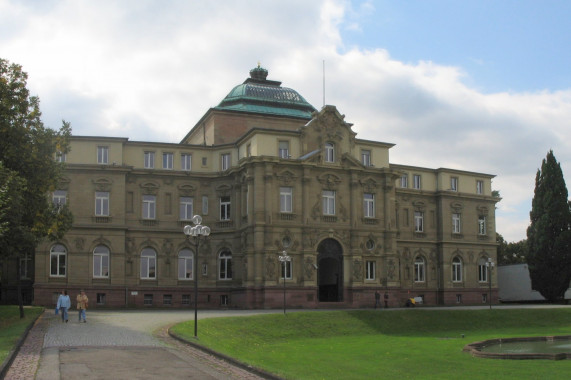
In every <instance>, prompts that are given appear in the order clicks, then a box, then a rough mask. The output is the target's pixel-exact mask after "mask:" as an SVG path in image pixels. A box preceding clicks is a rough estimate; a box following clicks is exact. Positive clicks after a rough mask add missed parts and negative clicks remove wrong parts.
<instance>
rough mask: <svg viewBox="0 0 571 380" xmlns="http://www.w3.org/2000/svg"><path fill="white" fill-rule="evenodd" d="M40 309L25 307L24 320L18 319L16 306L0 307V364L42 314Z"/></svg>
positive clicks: (18, 311) (18, 314) (18, 313)
mask: <svg viewBox="0 0 571 380" xmlns="http://www.w3.org/2000/svg"><path fill="white" fill-rule="evenodd" d="M43 310H44V309H43V308H42V307H25V310H24V315H25V318H24V319H20V310H19V308H18V306H0V364H1V363H2V362H4V359H6V357H7V356H8V354H9V353H10V350H12V349H13V348H14V345H15V344H16V342H17V341H18V339H20V337H21V336H22V334H24V332H25V331H26V327H28V325H29V324H30V323H32V321H34V320H35V319H36V318H37V316H38V315H40V314H41V313H42V311H43Z"/></svg>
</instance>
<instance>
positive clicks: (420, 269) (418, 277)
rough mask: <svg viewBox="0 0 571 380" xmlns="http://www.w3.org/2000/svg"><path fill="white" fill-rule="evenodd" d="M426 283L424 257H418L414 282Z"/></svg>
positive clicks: (415, 264)
mask: <svg viewBox="0 0 571 380" xmlns="http://www.w3.org/2000/svg"><path fill="white" fill-rule="evenodd" d="M424 281H425V271H424V259H423V258H422V257H420V256H419V257H417V258H416V260H414V282H424Z"/></svg>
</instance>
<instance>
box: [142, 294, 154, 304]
mask: <svg viewBox="0 0 571 380" xmlns="http://www.w3.org/2000/svg"><path fill="white" fill-rule="evenodd" d="M143 304H144V305H149V306H152V305H153V295H152V294H145V299H144V301H143Z"/></svg>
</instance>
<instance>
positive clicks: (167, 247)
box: [163, 239, 174, 257]
mask: <svg viewBox="0 0 571 380" xmlns="http://www.w3.org/2000/svg"><path fill="white" fill-rule="evenodd" d="M173 249H174V245H173V243H172V241H171V240H170V239H164V240H163V253H164V254H165V255H166V256H167V257H169V256H170V255H171V254H172V252H173Z"/></svg>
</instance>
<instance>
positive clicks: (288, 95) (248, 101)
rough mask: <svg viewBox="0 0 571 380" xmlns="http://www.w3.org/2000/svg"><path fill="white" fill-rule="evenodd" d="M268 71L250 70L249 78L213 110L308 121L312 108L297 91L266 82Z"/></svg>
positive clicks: (259, 68) (279, 83)
mask: <svg viewBox="0 0 571 380" xmlns="http://www.w3.org/2000/svg"><path fill="white" fill-rule="evenodd" d="M267 76H268V70H266V69H264V68H263V67H260V66H259V65H258V67H256V68H254V69H252V70H250V78H248V79H246V80H245V81H244V83H242V84H240V85H238V86H236V87H234V88H233V89H232V91H230V93H229V94H228V95H227V96H226V97H225V98H224V100H222V101H221V102H220V104H219V105H218V106H216V107H214V108H215V109H218V110H230V111H239V112H250V113H260V114H267V115H276V116H288V117H296V118H302V119H308V120H309V119H311V114H312V113H313V112H314V111H315V108H314V107H313V106H312V105H311V104H309V103H308V102H307V101H306V100H305V99H304V98H303V97H302V96H301V95H300V94H299V93H298V92H297V91H295V90H292V89H291V88H287V87H281V82H278V81H272V80H267V79H266V77H267Z"/></svg>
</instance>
